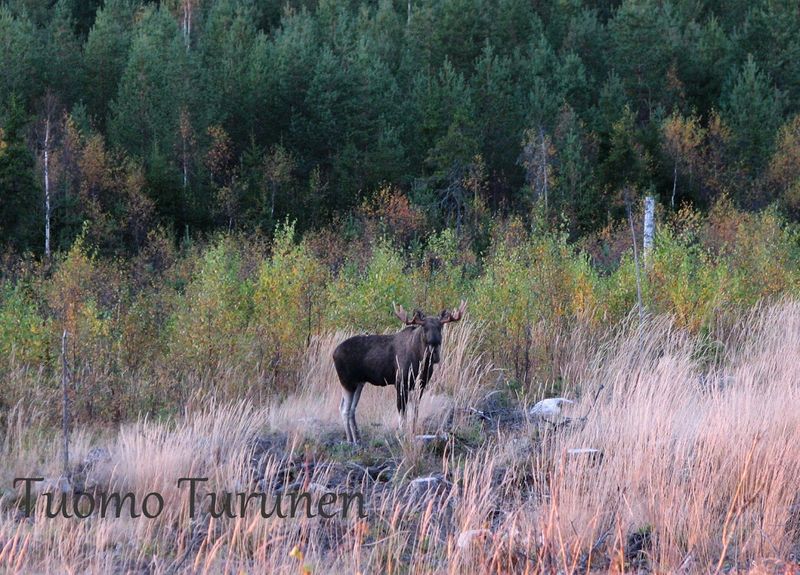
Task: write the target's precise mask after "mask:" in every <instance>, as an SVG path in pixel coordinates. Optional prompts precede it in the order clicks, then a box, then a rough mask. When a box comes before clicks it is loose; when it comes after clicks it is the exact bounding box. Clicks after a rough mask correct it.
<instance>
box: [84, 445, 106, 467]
mask: <svg viewBox="0 0 800 575" xmlns="http://www.w3.org/2000/svg"><path fill="white" fill-rule="evenodd" d="M105 461H111V452H110V451H109V450H108V449H106V448H105V447H93V448H92V449H90V450H89V453H87V454H86V457H84V458H83V464H82V465H83V467H84V468H88V467H93V466H95V465H97V464H98V463H101V462H105Z"/></svg>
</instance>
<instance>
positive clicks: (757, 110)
mask: <svg viewBox="0 0 800 575" xmlns="http://www.w3.org/2000/svg"><path fill="white" fill-rule="evenodd" d="M781 107H782V105H781V101H780V99H779V96H778V93H777V91H776V90H775V88H774V87H773V86H772V85H771V82H770V79H769V77H768V76H766V75H765V74H764V72H763V71H762V70H760V69H759V67H758V64H756V61H755V60H754V59H753V57H752V56H751V55H748V57H747V62H745V64H744V66H743V67H742V68H741V71H740V72H739V73H738V74H737V75H736V77H735V79H734V81H733V83H732V87H731V89H730V91H729V95H728V97H726V98H725V99H724V100H723V112H724V116H723V118H724V119H725V120H726V122H727V123H728V124H729V125H730V127H731V130H732V131H733V146H734V150H735V153H736V159H737V160H738V161H740V162H742V163H743V164H744V166H745V168H746V169H747V170H748V172H749V173H750V174H751V175H752V176H753V177H755V176H756V175H758V174H759V173H760V172H761V170H762V169H763V168H764V166H765V165H766V162H768V160H769V157H770V155H771V154H772V149H773V147H772V146H773V142H774V139H775V133H776V130H777V129H778V126H779V125H780V118H781Z"/></svg>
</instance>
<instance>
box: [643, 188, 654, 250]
mask: <svg viewBox="0 0 800 575" xmlns="http://www.w3.org/2000/svg"><path fill="white" fill-rule="evenodd" d="M655 213H656V199H655V198H654V197H653V196H647V197H646V198H645V199H644V238H643V247H644V262H645V264H647V259H648V256H649V255H650V250H651V249H652V248H653V238H654V237H655V233H656V220H655Z"/></svg>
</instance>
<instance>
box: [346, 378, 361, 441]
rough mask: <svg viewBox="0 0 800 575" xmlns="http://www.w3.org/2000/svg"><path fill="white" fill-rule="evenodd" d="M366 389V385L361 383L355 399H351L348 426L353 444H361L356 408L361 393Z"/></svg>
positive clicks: (354, 394)
mask: <svg viewBox="0 0 800 575" xmlns="http://www.w3.org/2000/svg"><path fill="white" fill-rule="evenodd" d="M363 389H364V384H363V383H359V384H358V387H357V388H356V390H355V391H354V392H353V397H352V398H351V399H350V413H349V419H348V424H347V429H348V434H349V435H350V436H352V442H353V443H361V434H360V433H359V432H358V426H357V425H356V408H357V407H358V401H359V400H360V399H361V391H362V390H363Z"/></svg>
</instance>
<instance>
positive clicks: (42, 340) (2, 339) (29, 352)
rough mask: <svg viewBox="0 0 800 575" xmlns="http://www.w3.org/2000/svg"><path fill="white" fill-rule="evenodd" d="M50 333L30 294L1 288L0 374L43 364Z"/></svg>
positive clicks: (13, 287) (8, 285) (15, 288)
mask: <svg viewBox="0 0 800 575" xmlns="http://www.w3.org/2000/svg"><path fill="white" fill-rule="evenodd" d="M51 333H52V326H51V325H49V321H48V320H47V319H46V318H45V317H43V316H42V314H41V313H40V311H39V309H38V305H37V302H36V300H35V298H34V296H33V294H31V293H30V292H29V291H28V290H26V289H25V286H23V285H21V284H17V285H12V284H11V283H6V284H4V285H3V286H2V288H1V289H0V358H1V359H0V372H2V371H4V370H5V369H7V368H8V367H10V366H12V365H35V364H42V363H46V362H47V356H48V350H49V349H48V346H49V344H50V335H51ZM0 389H2V388H1V387H0ZM3 395H5V393H0V396H3Z"/></svg>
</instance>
